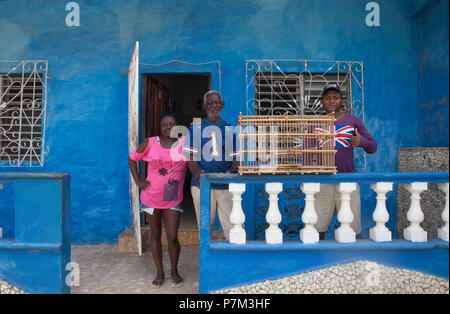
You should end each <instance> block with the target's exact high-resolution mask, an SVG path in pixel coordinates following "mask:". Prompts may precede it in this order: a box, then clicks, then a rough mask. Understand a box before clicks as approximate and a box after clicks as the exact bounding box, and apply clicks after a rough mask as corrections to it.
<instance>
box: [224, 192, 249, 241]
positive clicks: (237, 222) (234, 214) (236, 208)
mask: <svg viewBox="0 0 450 314" xmlns="http://www.w3.org/2000/svg"><path fill="white" fill-rule="evenodd" d="M228 189H229V191H230V193H231V194H233V208H232V209H231V214H230V222H231V224H232V225H233V227H232V228H231V230H230V243H236V244H245V242H246V234H245V229H244V228H243V224H244V222H245V215H244V212H243V211H242V197H241V196H242V193H244V192H245V184H241V183H230V184H229V188H228Z"/></svg>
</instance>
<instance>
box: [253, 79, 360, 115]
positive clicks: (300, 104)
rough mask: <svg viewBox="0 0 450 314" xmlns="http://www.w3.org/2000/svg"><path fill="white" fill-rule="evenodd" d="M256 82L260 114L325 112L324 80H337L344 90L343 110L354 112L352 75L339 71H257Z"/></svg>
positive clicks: (257, 108) (318, 113)
mask: <svg viewBox="0 0 450 314" xmlns="http://www.w3.org/2000/svg"><path fill="white" fill-rule="evenodd" d="M255 79H256V83H255V101H256V103H257V106H255V114H257V115H280V114H286V113H288V114H295V115H322V114H325V110H324V108H323V106H322V104H321V102H320V96H321V95H320V94H321V92H322V89H323V86H324V85H325V83H324V81H325V82H336V83H338V84H339V86H340V87H341V89H342V94H343V110H344V111H346V112H351V102H349V101H348V99H351V91H350V88H349V87H350V82H349V77H348V76H347V75H346V76H338V75H337V74H336V73H325V74H319V73H310V74H306V75H305V74H304V73H258V74H257V75H256V78H255Z"/></svg>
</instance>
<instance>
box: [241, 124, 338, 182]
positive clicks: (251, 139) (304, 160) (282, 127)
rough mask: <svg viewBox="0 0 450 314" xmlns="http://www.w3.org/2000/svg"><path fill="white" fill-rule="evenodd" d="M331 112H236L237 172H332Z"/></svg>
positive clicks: (333, 154)
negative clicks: (290, 113)
mask: <svg viewBox="0 0 450 314" xmlns="http://www.w3.org/2000/svg"><path fill="white" fill-rule="evenodd" d="M334 122H335V119H334V117H333V116H332V115H325V116H311V115H307V116H306V115H277V116H266V115H264V116H242V115H239V129H240V132H239V137H238V138H239V153H240V154H239V156H240V166H239V168H238V170H239V173H240V174H335V173H336V172H337V170H336V165H335V153H336V150H335V147H334V144H335V143H334V136H335V133H334Z"/></svg>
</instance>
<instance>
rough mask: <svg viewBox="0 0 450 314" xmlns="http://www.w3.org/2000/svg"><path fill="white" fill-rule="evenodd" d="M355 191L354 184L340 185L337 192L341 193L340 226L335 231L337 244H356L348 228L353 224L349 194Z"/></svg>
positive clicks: (354, 235)
mask: <svg viewBox="0 0 450 314" xmlns="http://www.w3.org/2000/svg"><path fill="white" fill-rule="evenodd" d="M355 190H356V183H347V182H346V183H340V184H339V188H338V191H339V192H340V193H341V208H340V209H339V213H338V216H337V218H338V220H339V222H340V223H341V226H340V227H339V228H338V229H336V231H335V238H336V241H337V242H339V243H348V242H356V233H355V231H353V229H352V228H351V227H350V224H351V223H352V222H353V218H354V217H353V213H352V210H351V207H350V193H352V192H353V191H355Z"/></svg>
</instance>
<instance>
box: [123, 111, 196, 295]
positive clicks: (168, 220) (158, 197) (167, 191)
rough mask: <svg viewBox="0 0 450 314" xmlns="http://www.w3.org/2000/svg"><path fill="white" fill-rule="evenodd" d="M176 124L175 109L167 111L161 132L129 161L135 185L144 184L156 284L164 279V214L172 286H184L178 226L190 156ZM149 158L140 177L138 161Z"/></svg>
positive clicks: (142, 201)
mask: <svg viewBox="0 0 450 314" xmlns="http://www.w3.org/2000/svg"><path fill="white" fill-rule="evenodd" d="M176 125H177V121H176V117H175V115H174V114H172V113H164V114H163V115H162V116H161V119H160V126H161V135H160V136H154V137H150V138H148V139H146V140H145V141H144V142H143V143H142V144H141V145H139V146H138V147H137V148H136V150H135V151H133V152H132V153H131V154H130V157H129V158H128V164H129V166H130V171H131V174H132V175H133V178H134V181H135V182H136V185H137V186H139V187H140V188H141V197H140V198H141V203H142V204H143V205H145V206H146V207H145V208H144V209H143V211H145V212H146V214H147V218H148V220H149V222H150V227H151V239H150V246H151V250H152V255H153V259H154V261H155V264H156V268H157V275H156V278H155V279H154V280H153V281H152V286H153V287H161V286H162V284H163V283H164V269H163V264H162V246H161V216H162V218H163V219H164V224H165V226H166V234H167V242H168V247H169V256H170V262H171V264H172V270H171V275H172V286H181V285H182V283H183V278H181V276H180V275H179V274H178V258H179V256H180V249H181V248H180V243H179V241H178V227H179V225H180V212H182V210H181V207H180V203H181V202H182V201H183V186H184V178H185V175H186V169H187V159H186V157H185V156H184V155H183V145H184V141H185V138H184V137H180V138H171V137H170V131H171V130H172V128H173V127H174V126H176ZM139 161H145V162H147V178H146V179H145V180H141V179H140V178H139V175H138V170H137V169H138V167H137V166H138V162H139Z"/></svg>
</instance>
